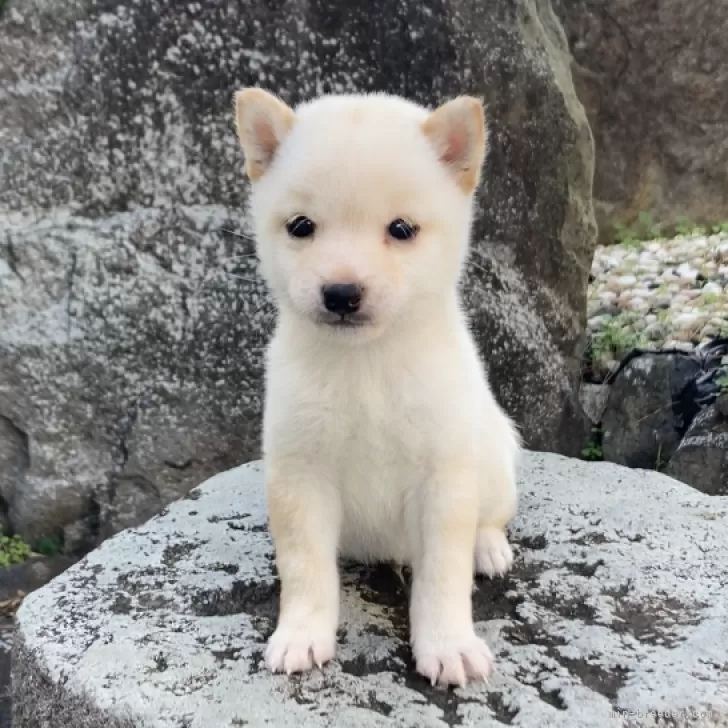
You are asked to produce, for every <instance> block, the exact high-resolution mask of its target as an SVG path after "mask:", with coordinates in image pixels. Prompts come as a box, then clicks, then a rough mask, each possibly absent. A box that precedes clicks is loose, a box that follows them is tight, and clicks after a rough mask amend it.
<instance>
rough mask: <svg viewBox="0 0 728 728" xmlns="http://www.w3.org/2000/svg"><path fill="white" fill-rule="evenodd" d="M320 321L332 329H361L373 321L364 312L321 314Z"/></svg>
mask: <svg viewBox="0 0 728 728" xmlns="http://www.w3.org/2000/svg"><path fill="white" fill-rule="evenodd" d="M318 323H320V324H322V325H324V326H329V327H330V328H332V329H342V330H343V329H360V328H363V327H364V326H368V325H369V324H370V323H371V318H370V317H369V316H366V315H364V314H347V315H339V314H331V315H328V316H326V315H322V316H319V318H318Z"/></svg>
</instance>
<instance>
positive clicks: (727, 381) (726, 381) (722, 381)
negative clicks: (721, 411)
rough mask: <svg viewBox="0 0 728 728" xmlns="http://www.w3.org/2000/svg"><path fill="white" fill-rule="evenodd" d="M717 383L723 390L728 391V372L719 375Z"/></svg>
mask: <svg viewBox="0 0 728 728" xmlns="http://www.w3.org/2000/svg"><path fill="white" fill-rule="evenodd" d="M716 384H717V385H718V388H719V389H720V391H721V392H728V373H727V374H724V375H723V376H722V377H718V380H717V382H716Z"/></svg>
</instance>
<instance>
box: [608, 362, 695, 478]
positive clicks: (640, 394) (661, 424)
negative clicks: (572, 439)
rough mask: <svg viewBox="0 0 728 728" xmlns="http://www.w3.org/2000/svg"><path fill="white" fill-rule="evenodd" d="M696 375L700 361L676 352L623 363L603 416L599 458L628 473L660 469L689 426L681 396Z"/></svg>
mask: <svg viewBox="0 0 728 728" xmlns="http://www.w3.org/2000/svg"><path fill="white" fill-rule="evenodd" d="M700 373H701V362H700V360H699V359H698V358H697V357H693V356H691V355H689V354H681V353H679V352H672V353H667V352H656V353H655V352H653V353H649V352H647V353H643V354H639V355H637V356H633V357H630V358H628V359H625V360H624V362H623V363H622V365H621V366H620V368H619V370H618V372H617V373H616V375H615V377H614V381H613V382H612V384H611V386H610V387H609V393H608V396H607V402H606V407H605V408H604V412H603V415H602V448H603V453H604V459H605V460H608V461H609V462H612V463H618V464H619V465H627V466H629V467H631V468H645V469H647V470H660V469H661V468H663V467H664V466H665V465H666V464H667V462H668V461H669V460H670V458H671V457H672V455H673V453H674V452H675V451H676V450H677V448H678V445H679V444H680V440H681V439H682V436H683V435H684V434H685V432H686V430H687V428H688V426H689V425H690V419H691V417H692V414H693V413H692V412H686V411H685V407H684V406H683V397H682V395H683V393H684V392H685V390H686V388H687V387H689V385H690V384H691V382H693V381H694V380H695V379H696V378H697V376H698V375H699V374H700Z"/></svg>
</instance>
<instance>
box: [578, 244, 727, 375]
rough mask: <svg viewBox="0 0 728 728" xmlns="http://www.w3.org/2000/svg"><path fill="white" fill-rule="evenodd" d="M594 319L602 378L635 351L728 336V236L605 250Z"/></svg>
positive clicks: (596, 278) (600, 250)
mask: <svg viewBox="0 0 728 728" xmlns="http://www.w3.org/2000/svg"><path fill="white" fill-rule="evenodd" d="M587 311H588V317H589V324H588V329H589V334H590V338H591V349H592V370H593V374H594V375H595V376H596V377H597V378H599V377H603V376H605V375H606V374H607V373H608V372H609V371H610V370H611V369H613V367H614V366H616V364H617V362H618V361H619V359H620V358H621V356H623V355H624V354H625V353H627V352H628V351H629V350H631V349H633V348H635V347H640V348H646V349H684V350H692V349H694V348H695V347H698V346H701V345H705V344H706V343H708V342H710V341H711V340H712V339H713V338H715V337H717V336H728V232H721V233H718V234H714V235H679V236H677V237H675V238H671V239H663V240H650V241H646V242H639V241H634V240H631V241H629V242H627V243H622V244H618V245H608V246H599V247H597V250H596V252H595V254H594V262H593V264H592V283H591V284H590V286H589V297H588V309H587Z"/></svg>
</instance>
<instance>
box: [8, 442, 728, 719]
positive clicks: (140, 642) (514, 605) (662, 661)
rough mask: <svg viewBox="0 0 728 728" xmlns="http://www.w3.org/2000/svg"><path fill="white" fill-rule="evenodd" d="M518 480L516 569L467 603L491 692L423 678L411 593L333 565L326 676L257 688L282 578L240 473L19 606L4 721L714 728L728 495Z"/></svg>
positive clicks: (594, 479)
mask: <svg viewBox="0 0 728 728" xmlns="http://www.w3.org/2000/svg"><path fill="white" fill-rule="evenodd" d="M520 483H521V488H522V492H521V503H520V512H519V515H518V517H517V519H516V521H515V522H514V524H513V527H512V529H511V531H512V539H513V541H514V543H515V546H516V552H517V558H516V563H515V567H514V570H513V572H512V574H511V575H510V576H508V577H507V578H505V579H496V580H494V581H488V580H479V581H478V584H477V591H476V592H475V594H474V613H475V619H476V629H477V631H478V632H479V633H480V634H482V635H484V636H485V638H486V639H487V640H488V641H489V643H490V645H491V647H492V648H493V650H494V653H495V654H496V658H497V672H496V675H495V677H494V678H493V679H492V680H491V683H490V685H488V686H484V685H477V684H476V685H470V686H469V687H468V688H466V689H458V690H455V691H454V692H445V691H442V690H438V689H432V688H430V687H429V685H428V684H427V683H426V681H424V680H422V679H420V678H419V677H418V676H417V674H416V673H415V672H414V668H413V665H412V664H411V659H410V651H409V647H408V645H407V632H408V629H407V599H406V596H405V594H404V590H403V589H402V582H400V581H399V580H398V578H397V577H396V576H395V575H394V572H393V571H390V570H389V569H387V568H385V567H379V568H357V567H355V566H349V567H347V568H346V569H345V570H344V579H343V581H344V588H343V601H342V621H341V629H340V630H339V653H338V657H337V659H336V660H335V661H334V662H333V663H331V664H330V665H328V666H327V667H326V668H325V669H324V670H323V671H321V672H315V673H313V674H311V675H308V676H304V677H302V678H300V677H295V678H292V679H289V678H287V677H285V676H275V677H274V676H271V675H270V674H269V673H268V672H267V670H266V668H265V667H264V665H263V650H264V648H265V640H266V639H267V637H268V636H269V635H270V634H271V632H272V630H273V628H274V624H275V619H276V612H277V598H278V581H277V578H276V575H275V567H274V558H273V551H272V547H271V542H270V539H269V536H268V533H267V529H266V514H265V506H264V503H265V498H264V492H263V487H262V475H261V472H260V469H259V466H258V465H257V464H255V463H253V464H251V465H247V466H243V467H241V468H238V469H235V470H231V471H228V472H226V473H223V474H221V475H218V476H216V477H214V478H213V479H211V480H210V481H208V482H207V483H205V484H204V485H203V486H202V487H201V488H199V489H198V490H195V491H193V492H192V493H191V494H190V495H189V497H188V499H186V500H182V501H179V502H177V503H175V504H173V505H172V506H170V507H169V509H168V510H167V512H166V513H165V514H163V515H162V516H159V517H157V518H154V519H153V520H151V521H150V522H149V523H147V524H145V525H144V526H142V527H140V528H137V529H136V530H131V531H126V532H124V533H123V534H120V535H118V536H116V537H115V538H113V539H110V540H108V541H107V542H106V543H105V544H104V545H103V546H101V548H100V549H98V550H97V551H95V552H93V553H92V554H90V555H89V556H88V557H87V558H86V559H85V560H84V561H82V562H81V563H79V564H77V565H76V566H74V567H72V568H71V569H70V570H69V571H67V572H66V573H65V574H63V575H62V576H61V577H59V578H58V579H56V580H55V581H53V582H51V584H50V585H48V586H46V587H44V588H42V589H41V590H40V591H38V592H35V593H33V594H32V595H30V596H29V597H28V598H26V600H25V602H24V603H23V605H22V607H21V609H20V611H19V613H18V616H17V623H18V631H17V636H16V646H15V653H14V659H13V700H14V720H15V725H17V726H22V727H23V728H46V726H74V728H96V726H99V727H101V726H104V728H121V727H122V726H123V727H124V728H135V727H136V726H139V727H140V728H141V726H144V728H177V727H178V726H182V725H184V726H186V727H187V728H202V727H203V726H210V725H213V726H220V727H223V726H231V727H232V726H249V727H250V728H256V727H257V726H263V725H273V726H307V727H310V728H313V727H314V726H329V725H337V726H355V725H356V726H395V725H396V726H403V727H410V728H419V727H420V726H431V727H433V728H434V727H435V726H447V725H463V726H483V727H486V726H496V725H499V724H502V723H512V724H514V725H518V726H523V727H524V728H530V727H533V728H536V727H538V728H542V727H543V726H548V725H553V726H556V725H557V726H559V727H560V728H576V727H577V726H578V727H580V728H581V727H583V728H587V727H589V728H601V727H602V726H615V728H616V726H619V725H625V724H626V725H639V726H651V725H657V724H658V723H657V721H655V720H651V719H650V718H649V716H648V711H650V710H655V711H663V712H664V711H679V713H678V719H677V720H676V721H675V722H673V723H669V725H674V726H687V725H695V726H698V725H700V726H709V725H720V726H726V725H728V683H726V681H725V662H726V645H728V613H727V612H726V603H725V593H724V592H725V587H724V585H725V583H726V579H728V530H726V518H727V517H728V516H727V515H726V514H727V513H728V499H726V498H709V497H707V496H704V495H702V494H700V493H697V492H696V491H694V490H692V489H691V488H689V487H687V486H685V485H683V484H682V483H679V482H677V481H675V480H671V479H670V478H668V477H666V476H664V475H659V474H655V473H639V472H636V471H633V470H626V469H623V468H620V467H618V466H615V465H611V464H598V465H590V464H586V463H583V462H580V461H577V460H569V459H566V458H562V457H560V456H557V455H549V454H529V455H528V456H527V458H526V460H525V463H524V465H523V467H522V469H521V473H520ZM708 711H710V712H708ZM628 712H629V713H631V714H632V717H633V719H632V720H631V721H630V720H627V721H626V722H622V720H620V716H624V715H625V714H626V713H628ZM698 712H702V713H703V714H704V715H705V716H707V718H705V719H703V720H702V722H701V720H700V719H698V718H697V717H696V718H695V719H693V718H690V717H689V716H690V715H693V714H697V713H698ZM617 713H618V714H619V715H617ZM663 725H665V723H663Z"/></svg>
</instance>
